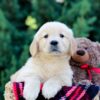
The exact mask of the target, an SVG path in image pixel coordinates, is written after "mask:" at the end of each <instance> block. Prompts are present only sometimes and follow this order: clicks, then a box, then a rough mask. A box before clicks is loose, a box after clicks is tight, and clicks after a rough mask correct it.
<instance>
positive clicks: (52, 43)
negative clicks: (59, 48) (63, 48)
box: [50, 41, 58, 46]
mask: <svg viewBox="0 0 100 100" xmlns="http://www.w3.org/2000/svg"><path fill="white" fill-rule="evenodd" d="M50 44H51V45H53V46H56V45H57V44H58V42H57V41H51V42H50Z"/></svg>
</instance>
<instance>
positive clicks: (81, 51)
mask: <svg viewBox="0 0 100 100" xmlns="http://www.w3.org/2000/svg"><path fill="white" fill-rule="evenodd" d="M77 54H78V55H80V56H84V55H85V51H84V50H78V51H77Z"/></svg>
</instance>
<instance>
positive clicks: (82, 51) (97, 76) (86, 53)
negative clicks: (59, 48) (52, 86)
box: [4, 38, 100, 100]
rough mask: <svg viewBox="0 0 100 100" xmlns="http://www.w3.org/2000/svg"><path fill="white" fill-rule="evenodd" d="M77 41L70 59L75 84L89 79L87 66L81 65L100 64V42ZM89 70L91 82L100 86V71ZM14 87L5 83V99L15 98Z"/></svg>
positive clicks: (94, 65) (82, 39) (13, 99)
mask: <svg viewBox="0 0 100 100" xmlns="http://www.w3.org/2000/svg"><path fill="white" fill-rule="evenodd" d="M76 42H77V47H78V49H77V51H76V52H75V54H74V55H73V56H72V58H71V59H70V65H71V66H72V70H73V72H74V76H73V77H74V78H73V82H74V83H75V84H78V82H80V81H82V80H87V79H89V75H88V72H87V68H82V67H81V66H84V65H85V66H87V67H88V66H89V67H90V68H89V69H91V68H98V66H99V64H100V44H99V43H98V42H92V41H91V40H89V39H87V38H76ZM89 69H88V70H89ZM89 72H90V74H91V82H92V83H93V84H96V85H98V86H100V73H97V72H94V71H92V70H89ZM12 87H13V85H12V83H11V82H8V83H7V84H6V85H5V95H4V97H5V100H15V96H14V93H13V90H12ZM15 91H16V90H15ZM61 91H62V90H61ZM61 91H60V92H61ZM60 94H61V93H60ZM58 96H59V93H58ZM39 98H41V100H45V99H43V97H42V96H41V95H39ZM99 99H100V98H99V97H98V96H97V98H96V99H95V100H99ZM22 100H23V99H22ZM38 100H40V99H38ZM51 100H53V99H51ZM61 100H62V99H61ZM63 100H64V99H63ZM87 100H88V99H87Z"/></svg>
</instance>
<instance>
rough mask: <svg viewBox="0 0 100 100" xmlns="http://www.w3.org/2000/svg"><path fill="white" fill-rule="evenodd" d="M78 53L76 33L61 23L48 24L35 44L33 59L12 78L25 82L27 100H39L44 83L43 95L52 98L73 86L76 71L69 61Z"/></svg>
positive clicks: (32, 51)
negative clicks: (75, 39) (63, 88)
mask: <svg viewBox="0 0 100 100" xmlns="http://www.w3.org/2000/svg"><path fill="white" fill-rule="evenodd" d="M74 51H76V45H75V41H74V37H73V33H72V30H71V29H70V28H68V27H67V26H66V25H65V24H63V23H60V22H47V23H46V24H44V25H43V26H42V27H41V28H40V29H39V31H38V32H37V33H36V35H35V37H34V39H33V41H32V44H31V46H30V53H31V55H32V57H30V58H29V59H28V61H27V62H26V64H25V65H24V66H23V67H22V68H21V69H20V70H19V71H18V72H16V73H15V74H14V75H12V76H11V81H12V82H13V81H17V82H21V81H24V82H25V87H24V91H23V95H24V97H25V99H26V100H36V98H37V97H38V94H39V92H40V84H41V83H43V88H42V94H43V96H44V97H45V98H47V99H50V98H52V97H54V96H55V95H56V94H57V92H58V91H59V90H60V89H61V88H62V86H65V85H67V86H71V85H72V78H73V71H72V70H71V66H70V65H69V59H70V57H71V55H72V54H73V53H74Z"/></svg>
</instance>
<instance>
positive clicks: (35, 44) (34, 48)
mask: <svg viewBox="0 0 100 100" xmlns="http://www.w3.org/2000/svg"><path fill="white" fill-rule="evenodd" d="M38 49H39V47H38V42H37V41H36V39H33V41H32V43H31V45H30V53H31V55H32V56H33V57H34V56H35V55H36V54H37V53H38V51H39V50H38Z"/></svg>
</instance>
